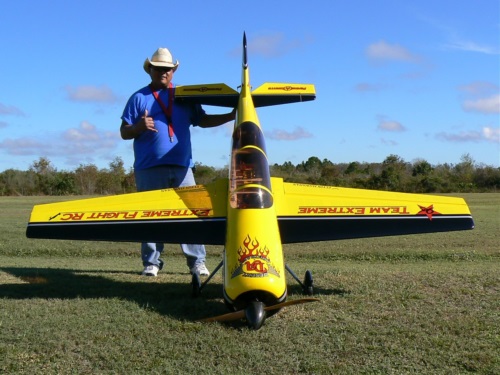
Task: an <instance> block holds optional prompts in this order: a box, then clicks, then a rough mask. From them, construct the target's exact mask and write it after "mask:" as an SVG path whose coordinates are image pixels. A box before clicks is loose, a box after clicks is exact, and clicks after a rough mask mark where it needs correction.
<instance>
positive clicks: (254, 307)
mask: <svg viewBox="0 0 500 375" xmlns="http://www.w3.org/2000/svg"><path fill="white" fill-rule="evenodd" d="M264 307H265V306H264V304H263V303H262V302H260V301H252V302H250V303H249V304H248V306H247V307H246V309H245V318H246V319H247V324H248V327H249V328H251V329H254V330H258V329H259V328H260V327H262V324H263V323H264V320H266V312H265V311H264Z"/></svg>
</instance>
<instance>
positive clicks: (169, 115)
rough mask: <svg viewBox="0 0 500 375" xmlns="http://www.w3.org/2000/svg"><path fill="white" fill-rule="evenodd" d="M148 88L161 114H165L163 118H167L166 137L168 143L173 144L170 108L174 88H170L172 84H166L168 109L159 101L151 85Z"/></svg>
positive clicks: (172, 101) (158, 96)
mask: <svg viewBox="0 0 500 375" xmlns="http://www.w3.org/2000/svg"><path fill="white" fill-rule="evenodd" d="M149 88H150V89H151V92H152V93H153V96H154V97H155V99H156V101H157V102H158V104H159V105H160V107H161V109H162V110H163V113H165V117H166V118H167V124H168V136H169V137H170V142H173V141H174V125H173V124H172V107H173V104H174V87H173V86H172V82H170V83H169V84H168V107H166V106H165V103H163V101H162V100H161V98H160V95H158V92H157V91H154V90H153V88H152V86H151V85H149Z"/></svg>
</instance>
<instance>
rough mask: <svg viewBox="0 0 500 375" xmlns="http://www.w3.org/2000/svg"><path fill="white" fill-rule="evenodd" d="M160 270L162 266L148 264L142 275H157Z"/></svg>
mask: <svg viewBox="0 0 500 375" xmlns="http://www.w3.org/2000/svg"><path fill="white" fill-rule="evenodd" d="M159 270H160V268H159V267H158V266H155V265H150V266H146V267H144V271H142V275H143V276H153V277H155V276H157V275H158V271H159Z"/></svg>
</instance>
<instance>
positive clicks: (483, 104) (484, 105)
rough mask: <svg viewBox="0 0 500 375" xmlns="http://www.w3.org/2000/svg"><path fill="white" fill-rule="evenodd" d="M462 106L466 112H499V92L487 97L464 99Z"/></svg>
mask: <svg viewBox="0 0 500 375" xmlns="http://www.w3.org/2000/svg"><path fill="white" fill-rule="evenodd" d="M462 107H463V109H464V110H465V111H467V112H481V113H500V94H497V95H493V96H490V97H488V98H480V99H474V100H466V101H465V102H464V103H463V105H462Z"/></svg>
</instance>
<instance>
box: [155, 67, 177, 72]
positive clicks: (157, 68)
mask: <svg viewBox="0 0 500 375" xmlns="http://www.w3.org/2000/svg"><path fill="white" fill-rule="evenodd" d="M151 67H152V68H153V70H154V71H155V72H159V73H163V72H166V73H168V72H170V71H171V70H172V69H173V68H168V67H165V66H151Z"/></svg>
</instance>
